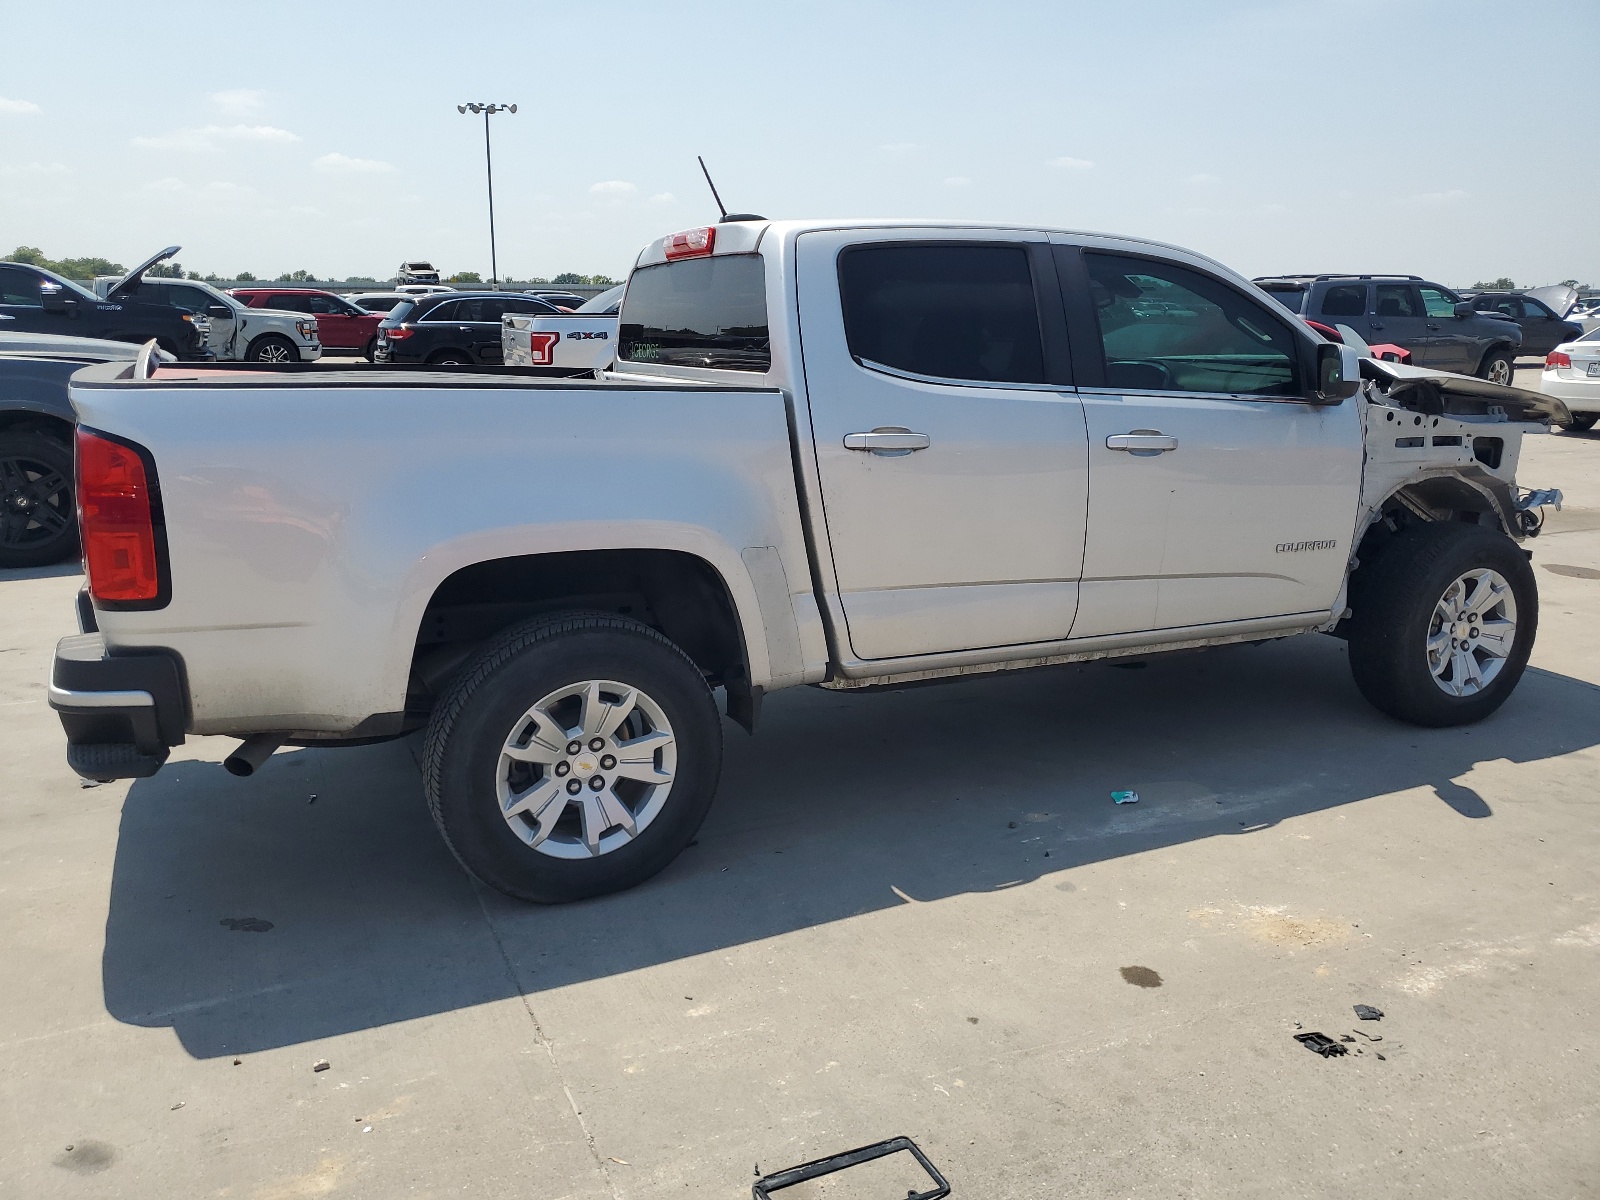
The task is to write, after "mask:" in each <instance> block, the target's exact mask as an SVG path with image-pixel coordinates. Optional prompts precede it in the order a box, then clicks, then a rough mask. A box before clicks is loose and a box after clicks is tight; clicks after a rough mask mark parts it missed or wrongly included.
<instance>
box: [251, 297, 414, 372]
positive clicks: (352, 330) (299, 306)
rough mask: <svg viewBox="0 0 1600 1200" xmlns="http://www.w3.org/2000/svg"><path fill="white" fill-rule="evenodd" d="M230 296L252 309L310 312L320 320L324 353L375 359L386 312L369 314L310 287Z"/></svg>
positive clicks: (318, 330) (319, 326)
mask: <svg viewBox="0 0 1600 1200" xmlns="http://www.w3.org/2000/svg"><path fill="white" fill-rule="evenodd" d="M229 294H230V295H232V296H237V297H238V298H239V299H240V300H241V301H243V302H244V304H245V305H246V306H247V307H249V308H274V309H278V310H279V311H283V310H288V311H289V312H303V313H310V314H312V316H314V317H316V318H317V338H318V340H319V341H321V343H322V350H323V353H325V354H350V353H356V354H364V355H366V356H367V359H368V361H370V360H371V359H372V353H373V350H374V349H375V348H376V346H377V341H378V323H379V322H380V321H382V320H383V317H384V314H383V313H369V312H368V311H367V310H366V309H364V308H357V307H356V306H355V305H354V304H351V303H350V301H348V300H346V299H344V297H342V296H336V295H334V294H333V293H332V292H319V291H313V290H312V289H310V288H273V287H259V288H234V289H233V290H232V291H231V292H230V293H229Z"/></svg>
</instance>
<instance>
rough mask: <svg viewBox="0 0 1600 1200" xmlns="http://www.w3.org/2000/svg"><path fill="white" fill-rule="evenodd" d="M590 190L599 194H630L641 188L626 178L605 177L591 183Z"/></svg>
mask: <svg viewBox="0 0 1600 1200" xmlns="http://www.w3.org/2000/svg"><path fill="white" fill-rule="evenodd" d="M589 190H590V191H591V192H593V193H594V194H595V195H597V196H630V195H632V194H633V193H634V192H637V191H638V190H639V189H638V187H637V186H635V185H634V184H631V183H629V182H628V181H627V180H626V179H603V180H601V181H600V182H599V183H591V184H590V185H589Z"/></svg>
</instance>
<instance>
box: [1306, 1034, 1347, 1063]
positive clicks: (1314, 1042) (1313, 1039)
mask: <svg viewBox="0 0 1600 1200" xmlns="http://www.w3.org/2000/svg"><path fill="white" fill-rule="evenodd" d="M1294 1040H1295V1041H1297V1042H1299V1043H1300V1044H1301V1045H1302V1046H1304V1047H1305V1048H1306V1049H1307V1050H1310V1051H1313V1052H1314V1053H1317V1054H1320V1055H1322V1057H1323V1058H1337V1057H1338V1056H1339V1055H1341V1054H1349V1053H1350V1051H1348V1050H1346V1049H1345V1048H1344V1046H1343V1045H1342V1044H1341V1043H1339V1042H1336V1041H1334V1040H1333V1039H1332V1038H1331V1037H1329V1036H1328V1035H1327V1034H1325V1033H1297V1034H1295V1035H1294Z"/></svg>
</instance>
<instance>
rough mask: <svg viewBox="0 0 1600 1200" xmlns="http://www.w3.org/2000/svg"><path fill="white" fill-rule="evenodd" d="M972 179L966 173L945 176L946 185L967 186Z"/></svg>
mask: <svg viewBox="0 0 1600 1200" xmlns="http://www.w3.org/2000/svg"><path fill="white" fill-rule="evenodd" d="M971 182H972V180H970V179H968V178H967V177H966V176H965V175H948V176H946V177H945V181H944V185H945V187H966V186H967V184H969V183H971Z"/></svg>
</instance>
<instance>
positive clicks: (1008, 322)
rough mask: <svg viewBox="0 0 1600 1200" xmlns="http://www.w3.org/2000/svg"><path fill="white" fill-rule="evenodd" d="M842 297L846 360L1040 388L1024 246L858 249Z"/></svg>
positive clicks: (845, 264)
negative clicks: (848, 349) (1036, 385)
mask: <svg viewBox="0 0 1600 1200" xmlns="http://www.w3.org/2000/svg"><path fill="white" fill-rule="evenodd" d="M839 295H840V299H841V301H842V302H843V305H844V328H845V337H846V338H847V340H848V341H849V344H850V354H851V356H852V357H854V358H855V359H857V360H858V361H860V362H862V363H864V364H865V365H868V366H871V365H872V364H875V363H876V364H881V365H883V366H886V367H894V368H896V369H897V370H901V371H909V372H911V373H913V374H916V375H928V376H932V377H933V378H936V379H961V380H972V381H974V382H980V383H1043V382H1044V381H1045V378H1044V350H1043V347H1042V345H1041V342H1040V338H1039V311H1038V308H1037V306H1036V304H1035V302H1034V294H1033V274H1032V272H1031V271H1030V270H1029V268H1028V252H1027V250H1026V249H1024V248H1023V247H1021V246H1001V245H980V244H968V245H957V246H951V245H926V244H923V245H919V244H915V243H912V244H906V243H900V244H896V245H892V246H856V247H853V248H851V249H848V250H846V251H845V252H844V253H843V254H841V255H840V256H839ZM630 297H631V293H630Z"/></svg>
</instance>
